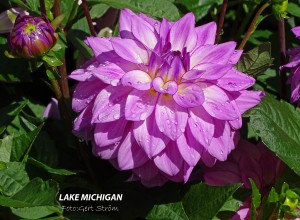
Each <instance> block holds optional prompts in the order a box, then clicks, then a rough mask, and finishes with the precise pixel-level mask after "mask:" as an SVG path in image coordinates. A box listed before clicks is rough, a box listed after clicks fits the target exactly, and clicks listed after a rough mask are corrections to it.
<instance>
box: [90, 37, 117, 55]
mask: <svg viewBox="0 0 300 220" xmlns="http://www.w3.org/2000/svg"><path fill="white" fill-rule="evenodd" d="M84 42H85V44H86V45H88V46H89V47H90V48H91V49H92V51H93V53H94V56H95V57H97V56H99V55H100V54H102V53H105V52H108V51H112V50H113V48H112V46H111V42H110V41H109V39H108V38H100V37H88V38H87V39H86V40H85V41H84Z"/></svg>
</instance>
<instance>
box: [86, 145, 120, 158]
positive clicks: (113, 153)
mask: <svg viewBox="0 0 300 220" xmlns="http://www.w3.org/2000/svg"><path fill="white" fill-rule="evenodd" d="M119 144H120V142H116V144H111V145H109V146H105V147H98V146H97V145H96V143H94V142H92V146H93V149H92V150H93V154H94V155H95V156H97V157H100V158H101V159H103V160H111V159H115V158H117V156H118V150H119Z"/></svg>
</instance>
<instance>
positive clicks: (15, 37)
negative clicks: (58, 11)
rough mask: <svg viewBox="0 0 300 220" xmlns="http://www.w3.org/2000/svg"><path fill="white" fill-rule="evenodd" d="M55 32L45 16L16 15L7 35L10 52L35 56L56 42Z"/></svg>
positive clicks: (25, 56) (47, 49) (46, 50)
mask: <svg viewBox="0 0 300 220" xmlns="http://www.w3.org/2000/svg"><path fill="white" fill-rule="evenodd" d="M56 41H57V37H56V34H55V32H54V30H53V28H52V26H51V24H50V22H49V20H48V19H47V18H46V17H32V16H18V17H17V19H16V21H15V25H14V27H13V29H12V31H11V33H10V35H9V37H8V42H9V46H10V49H11V52H12V54H15V55H18V56H20V57H24V58H36V57H39V56H41V55H43V54H45V53H46V52H48V51H49V50H50V49H51V48H52V47H53V46H54V45H55V43H56Z"/></svg>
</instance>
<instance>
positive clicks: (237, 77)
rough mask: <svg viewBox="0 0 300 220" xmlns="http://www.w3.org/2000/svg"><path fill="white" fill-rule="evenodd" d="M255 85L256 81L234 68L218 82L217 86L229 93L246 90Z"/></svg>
mask: <svg viewBox="0 0 300 220" xmlns="http://www.w3.org/2000/svg"><path fill="white" fill-rule="evenodd" d="M254 83H255V79H254V78H252V77H250V76H248V75H246V74H244V73H242V72H240V71H238V70H236V69H234V68H232V69H231V70H230V71H229V72H228V73H227V74H226V75H224V76H223V77H222V78H220V79H218V80H217V83H216V84H217V86H219V87H221V88H223V89H225V90H227V91H240V90H245V89H247V88H249V87H251V86H253V85H254Z"/></svg>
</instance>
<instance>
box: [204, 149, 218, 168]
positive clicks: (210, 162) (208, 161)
mask: <svg viewBox="0 0 300 220" xmlns="http://www.w3.org/2000/svg"><path fill="white" fill-rule="evenodd" d="M201 161H202V162H203V163H204V164H205V166H207V167H213V166H214V165H215V164H216V162H217V159H216V158H215V157H213V156H212V155H210V153H209V152H208V151H207V150H203V152H202V155H201Z"/></svg>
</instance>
